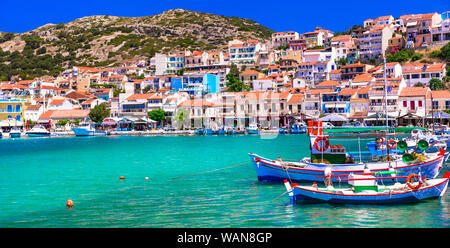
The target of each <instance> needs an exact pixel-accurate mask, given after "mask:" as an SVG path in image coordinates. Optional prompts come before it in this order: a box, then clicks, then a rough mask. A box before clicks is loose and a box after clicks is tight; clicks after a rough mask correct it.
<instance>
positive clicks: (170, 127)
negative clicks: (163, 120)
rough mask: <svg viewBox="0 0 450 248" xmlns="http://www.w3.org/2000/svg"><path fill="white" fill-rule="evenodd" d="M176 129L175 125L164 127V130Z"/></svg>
mask: <svg viewBox="0 0 450 248" xmlns="http://www.w3.org/2000/svg"><path fill="white" fill-rule="evenodd" d="M175 130H176V129H175V127H173V126H165V127H164V131H175Z"/></svg>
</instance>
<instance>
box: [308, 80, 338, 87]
mask: <svg viewBox="0 0 450 248" xmlns="http://www.w3.org/2000/svg"><path fill="white" fill-rule="evenodd" d="M338 87H341V84H340V83H339V82H336V81H333V80H328V81H323V82H321V83H318V84H316V85H315V86H314V88H316V89H335V88H338Z"/></svg>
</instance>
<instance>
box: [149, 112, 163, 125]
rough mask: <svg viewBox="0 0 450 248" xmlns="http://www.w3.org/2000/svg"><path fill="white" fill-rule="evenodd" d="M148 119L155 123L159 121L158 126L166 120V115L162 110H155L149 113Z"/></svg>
mask: <svg viewBox="0 0 450 248" xmlns="http://www.w3.org/2000/svg"><path fill="white" fill-rule="evenodd" d="M148 117H149V118H150V119H152V120H154V121H157V122H158V124H160V123H161V121H163V120H164V118H166V113H165V112H164V110H162V109H154V110H152V111H150V112H148Z"/></svg>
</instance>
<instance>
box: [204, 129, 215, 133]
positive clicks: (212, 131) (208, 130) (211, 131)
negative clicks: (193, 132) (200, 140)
mask: <svg viewBox="0 0 450 248" xmlns="http://www.w3.org/2000/svg"><path fill="white" fill-rule="evenodd" d="M215 133H216V132H215V131H214V130H212V129H210V128H207V129H205V130H204V134H206V135H213V134H215Z"/></svg>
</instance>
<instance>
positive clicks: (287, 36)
mask: <svg viewBox="0 0 450 248" xmlns="http://www.w3.org/2000/svg"><path fill="white" fill-rule="evenodd" d="M298 38H299V34H298V33H297V32H295V31H287V32H276V33H272V48H273V49H277V48H278V47H280V46H287V45H288V44H289V41H291V40H296V39H298Z"/></svg>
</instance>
